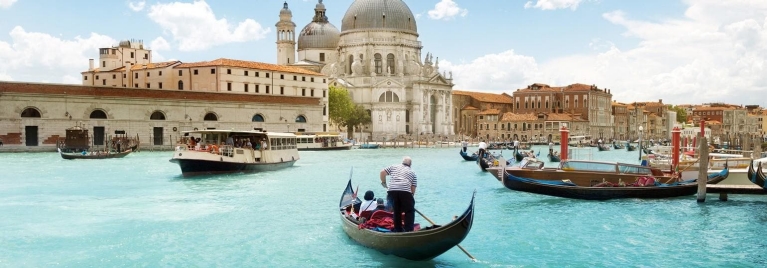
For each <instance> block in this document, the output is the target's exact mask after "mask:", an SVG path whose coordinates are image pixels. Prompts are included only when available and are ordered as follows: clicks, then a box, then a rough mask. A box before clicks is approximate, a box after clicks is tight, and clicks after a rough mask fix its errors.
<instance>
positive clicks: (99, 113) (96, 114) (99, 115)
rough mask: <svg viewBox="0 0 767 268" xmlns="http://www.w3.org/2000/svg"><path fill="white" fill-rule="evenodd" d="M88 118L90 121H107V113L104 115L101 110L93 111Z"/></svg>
mask: <svg viewBox="0 0 767 268" xmlns="http://www.w3.org/2000/svg"><path fill="white" fill-rule="evenodd" d="M90 118H91V119H107V113H105V112H104V111H102V110H93V112H91V116H90Z"/></svg>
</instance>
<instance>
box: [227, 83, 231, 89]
mask: <svg viewBox="0 0 767 268" xmlns="http://www.w3.org/2000/svg"><path fill="white" fill-rule="evenodd" d="M226 91H232V83H226Z"/></svg>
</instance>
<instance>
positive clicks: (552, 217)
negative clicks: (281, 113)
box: [0, 146, 767, 267]
mask: <svg viewBox="0 0 767 268" xmlns="http://www.w3.org/2000/svg"><path fill="white" fill-rule="evenodd" d="M539 149H540V150H544V151H543V152H542V155H545V152H546V150H547V148H546V147H545V146H537V147H536V148H535V150H536V151H538V150H539ZM404 155H409V156H411V157H412V158H413V168H414V169H415V170H416V172H417V174H418V177H419V187H418V192H417V195H416V202H417V203H416V208H418V209H419V210H420V211H421V212H423V213H424V214H426V215H427V216H428V217H429V218H431V219H432V220H434V221H436V222H437V223H445V222H448V221H449V220H450V219H451V218H452V216H453V215H458V214H460V213H461V212H462V211H463V210H464V209H465V208H466V206H467V205H468V203H469V200H470V198H471V193H472V191H474V190H476V191H477V198H476V214H475V217H476V218H475V221H474V226H473V228H472V230H471V233H469V235H468V236H467V237H466V239H465V240H464V241H463V243H461V245H463V247H464V248H465V249H466V250H468V251H469V252H470V253H471V254H473V255H474V256H475V257H476V258H477V259H478V260H479V261H478V262H471V261H470V260H469V259H468V258H467V257H466V255H464V254H463V252H461V251H460V250H459V249H457V248H454V249H452V250H450V251H448V252H447V253H445V254H443V255H441V256H439V257H437V258H435V259H434V260H431V261H426V262H411V261H408V260H404V259H400V258H397V257H394V256H387V255H383V254H380V253H378V252H377V251H375V250H372V249H367V248H364V247H362V246H359V245H357V244H356V243H355V242H354V241H352V240H351V239H349V238H348V237H347V236H346V234H345V233H344V232H343V231H342V229H341V226H340V219H339V218H338V216H337V208H338V207H337V205H338V201H339V198H340V195H341V192H342V191H343V189H344V187H345V186H346V182H347V180H348V179H349V173H350V169H351V167H352V166H353V167H354V172H353V183H354V186H355V187H356V186H357V185H359V190H360V191H361V192H364V191H366V190H368V189H371V190H374V191H375V193H376V195H377V196H383V195H384V190H383V188H381V186H380V185H379V180H378V173H379V172H380V170H381V169H382V168H383V167H385V166H387V165H390V164H394V163H398V162H399V161H400V160H401V158H402V156H404ZM504 155H509V156H510V155H511V154H510V152H509V151H504ZM170 157H171V152H140V153H134V154H131V155H129V156H128V157H126V158H124V159H107V160H91V161H88V160H63V159H61V158H60V157H59V156H58V155H57V154H55V153H18V154H0V163H2V168H1V169H0V215H2V216H0V266H2V267H51V266H69V267H113V266H118V267H119V266H149V267H213V266H216V267H299V266H313V267H326V266H332V267H338V266H345V267H356V266H374V267H375V266H380V267H415V266H424V267H432V266H437V267H488V266H490V267H498V266H500V267H509V266H511V267H524V266H526V267H563V266H569V267H594V266H598V267H605V266H608V267H626V266H628V267H712V266H718V267H764V266H766V265H767V256H766V255H765V253H767V240H765V239H764V237H767V228H764V227H765V226H767V225H766V224H767V210H765V208H766V207H767V197H765V196H745V195H731V196H730V201H727V202H722V201H719V200H718V199H717V196H716V195H708V196H707V199H706V202H705V203H702V204H699V203H697V202H696V199H695V197H694V196H689V197H682V198H674V199H665V200H638V199H628V200H614V201H601V202H600V201H582V200H570V199H563V198H556V197H549V196H542V195H534V194H528V193H522V192H514V191H510V190H507V189H505V188H504V187H503V186H502V185H501V184H500V183H499V182H498V181H497V180H496V179H495V178H493V177H492V176H491V175H490V174H487V173H483V172H481V171H480V170H479V168H478V167H477V166H476V164H474V163H472V162H465V161H463V159H461V157H460V156H459V155H458V148H433V149H378V150H351V151H338V152H301V160H299V161H298V162H297V163H296V165H295V167H292V168H289V169H285V170H281V171H277V172H271V173H262V174H232V175H217V176H206V177H197V178H192V179H185V178H182V177H181V176H180V170H179V168H178V166H177V165H174V164H172V163H169V162H168V159H170ZM593 158H594V159H602V160H613V161H614V160H620V161H623V162H631V163H636V162H637V159H638V153H637V152H631V153H628V152H625V151H609V152H596V151H594V152H593ZM416 221H418V222H422V223H426V221H425V220H423V219H422V218H420V217H419V216H416Z"/></svg>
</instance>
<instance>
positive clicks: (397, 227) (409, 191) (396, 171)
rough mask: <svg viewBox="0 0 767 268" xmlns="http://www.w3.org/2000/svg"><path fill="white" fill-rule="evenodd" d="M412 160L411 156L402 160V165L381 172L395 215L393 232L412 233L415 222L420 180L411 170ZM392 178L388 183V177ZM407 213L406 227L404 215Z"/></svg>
mask: <svg viewBox="0 0 767 268" xmlns="http://www.w3.org/2000/svg"><path fill="white" fill-rule="evenodd" d="M411 164H412V160H411V159H410V157H409V156H405V157H404V158H403V159H402V164H399V165H391V166H389V167H386V168H384V169H382V170H381V174H380V178H381V185H383V186H384V187H386V188H387V189H388V192H387V193H388V199H389V200H390V202H391V203H392V210H393V213H394V230H392V231H393V232H403V231H405V232H412V231H413V224H414V222H415V199H414V198H413V195H414V194H415V190H416V187H417V186H418V180H417V179H416V175H415V171H413V169H411V168H410V165H411ZM387 175H388V176H391V178H390V179H389V183H388V184H387V183H386V176H387ZM403 212H404V213H405V219H404V227H403V219H402V213H403Z"/></svg>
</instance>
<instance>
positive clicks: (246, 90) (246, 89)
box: [245, 84, 248, 92]
mask: <svg viewBox="0 0 767 268" xmlns="http://www.w3.org/2000/svg"><path fill="white" fill-rule="evenodd" d="M245 92H248V84H245Z"/></svg>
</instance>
